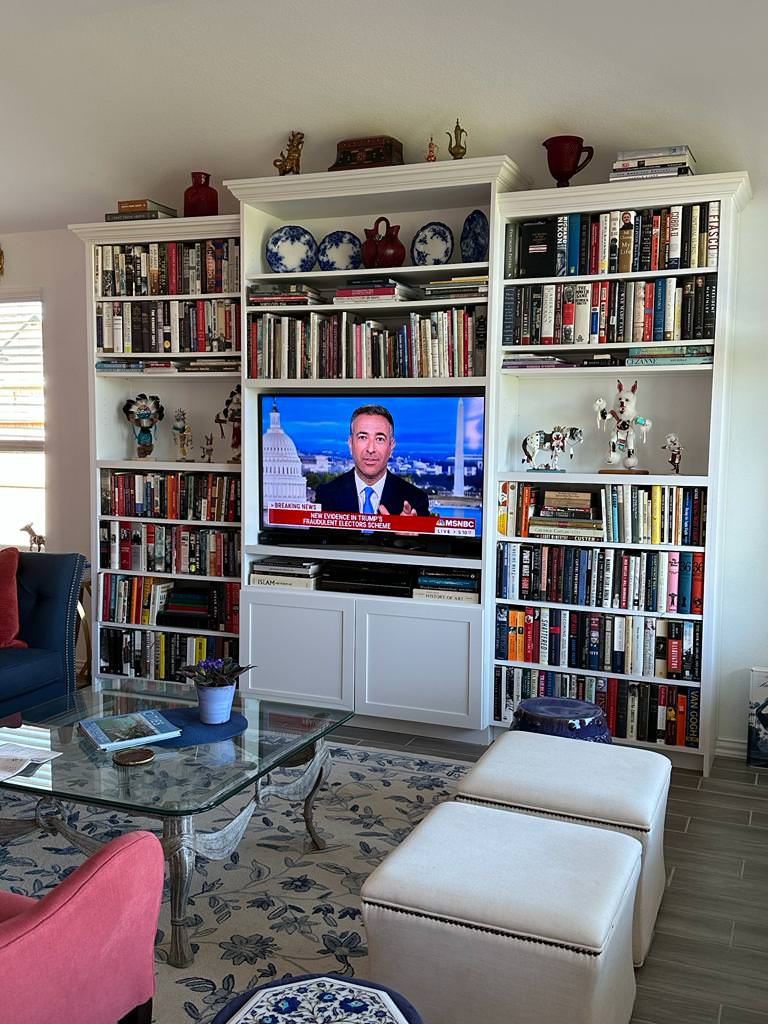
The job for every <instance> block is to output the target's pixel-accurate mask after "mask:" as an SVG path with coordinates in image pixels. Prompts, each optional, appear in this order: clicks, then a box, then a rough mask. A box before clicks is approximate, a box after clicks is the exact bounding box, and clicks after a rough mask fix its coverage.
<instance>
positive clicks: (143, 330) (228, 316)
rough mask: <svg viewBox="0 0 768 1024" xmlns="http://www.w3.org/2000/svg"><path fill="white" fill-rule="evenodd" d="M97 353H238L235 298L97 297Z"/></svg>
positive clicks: (237, 304)
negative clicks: (117, 299) (101, 299)
mask: <svg viewBox="0 0 768 1024" xmlns="http://www.w3.org/2000/svg"><path fill="white" fill-rule="evenodd" d="M96 350H97V352H158V353H159V352H239V351H240V301H239V300H238V299H158V300H157V301H156V302H97V303H96Z"/></svg>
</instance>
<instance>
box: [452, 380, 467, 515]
mask: <svg viewBox="0 0 768 1024" xmlns="http://www.w3.org/2000/svg"><path fill="white" fill-rule="evenodd" d="M453 494H454V497H457V498H460V497H463V496H464V399H463V398H460V399H459V404H458V406H457V407H456V451H455V453H454V457H453Z"/></svg>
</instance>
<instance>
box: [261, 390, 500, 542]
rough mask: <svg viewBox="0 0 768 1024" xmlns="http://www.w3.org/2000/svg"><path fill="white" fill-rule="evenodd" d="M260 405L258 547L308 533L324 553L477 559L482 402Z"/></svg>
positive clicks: (392, 399)
mask: <svg viewBox="0 0 768 1024" xmlns="http://www.w3.org/2000/svg"><path fill="white" fill-rule="evenodd" d="M260 403H261V404H260V419H261V424H262V437H261V478H260V479H261V508H262V516H263V519H262V524H263V528H264V537H263V539H264V540H265V542H269V541H270V540H277V539H280V540H281V541H285V539H286V537H287V535H288V534H292V535H293V536H292V537H291V539H292V540H293V542H294V543H304V544H306V543H313V542H314V540H313V539H310V538H309V537H308V536H307V531H314V532H315V534H316V535H317V537H318V538H322V539H323V540H324V541H325V542H329V543H336V542H338V543H358V544H369V545H373V546H376V545H377V544H385V545H386V544H388V543H389V544H394V545H395V546H400V547H403V546H405V547H413V548H416V549H418V548H427V549H430V548H432V549H435V550H447V551H455V552H456V553H459V552H460V551H461V550H462V549H465V548H466V549H467V550H469V549H473V553H475V554H476V553H477V547H478V543H479V539H480V537H481V536H482V529H483V515H482V513H483V442H484V399H483V397H482V396H481V395H478V394H476V393H469V392H463V393H457V392H450V393H435V392H430V393H429V394H426V393H411V394H387V395H382V394H364V393H363V394H344V395H340V394H328V393H313V394H308V393H307V392H303V393H301V394H275V395H261V396H260ZM299 534H300V535H299ZM457 541H464V542H466V541H468V542H469V544H458V545H457V544H456V543H454V542H457Z"/></svg>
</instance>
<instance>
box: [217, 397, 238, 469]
mask: <svg viewBox="0 0 768 1024" xmlns="http://www.w3.org/2000/svg"><path fill="white" fill-rule="evenodd" d="M241 420H242V400H241V395H240V385H239V384H236V385H235V387H234V388H233V389H232V390H231V391H230V393H229V398H228V399H227V400H226V402H225V403H224V409H223V411H222V412H220V413H216V418H215V419H214V423H218V425H219V429H220V430H221V436H222V437H224V436H225V435H224V424H225V423H229V424H231V426H232V439H231V441H230V445H231V447H232V458H231V459H227V462H239V461H240V445H241V440H240V423H241Z"/></svg>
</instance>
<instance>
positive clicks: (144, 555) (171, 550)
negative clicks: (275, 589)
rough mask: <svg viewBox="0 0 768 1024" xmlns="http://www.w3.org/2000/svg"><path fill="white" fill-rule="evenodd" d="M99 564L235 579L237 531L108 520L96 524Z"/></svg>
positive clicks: (237, 554)
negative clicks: (97, 528) (97, 525)
mask: <svg viewBox="0 0 768 1024" xmlns="http://www.w3.org/2000/svg"><path fill="white" fill-rule="evenodd" d="M99 566H100V568H102V569H126V570H130V571H133V572H169V573H182V574H184V575H199V576H222V577H229V578H239V576H240V531H239V530H235V529H233V530H227V529H225V530H211V529H205V528H204V527H200V526H191V527H190V526H181V525H179V526H170V525H166V524H163V523H120V522H117V521H115V520H110V522H108V523H102V524H101V526H100V527H99Z"/></svg>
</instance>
